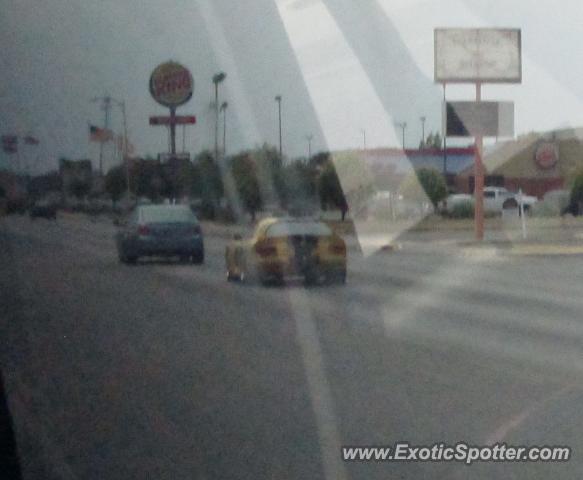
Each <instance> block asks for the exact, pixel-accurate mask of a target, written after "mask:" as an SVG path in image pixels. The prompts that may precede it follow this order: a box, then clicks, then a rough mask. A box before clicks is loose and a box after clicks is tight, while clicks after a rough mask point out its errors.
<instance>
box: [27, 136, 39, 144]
mask: <svg viewBox="0 0 583 480" xmlns="http://www.w3.org/2000/svg"><path fill="white" fill-rule="evenodd" d="M24 143H25V144H26V145H38V144H39V143H40V142H39V140H38V138H36V137H33V136H32V135H27V136H26V137H24Z"/></svg>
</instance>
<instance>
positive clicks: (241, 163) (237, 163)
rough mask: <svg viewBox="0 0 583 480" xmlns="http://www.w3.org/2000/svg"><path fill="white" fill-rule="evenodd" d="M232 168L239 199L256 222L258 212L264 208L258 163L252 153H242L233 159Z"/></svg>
mask: <svg viewBox="0 0 583 480" xmlns="http://www.w3.org/2000/svg"><path fill="white" fill-rule="evenodd" d="M230 168H231V173H232V175H233V179H234V181H235V187H236V188H237V192H238V194H239V198H240V200H241V202H242V203H243V206H244V207H245V209H246V210H247V211H248V212H249V213H250V214H251V219H252V220H253V221H255V218H256V214H257V211H258V210H259V209H260V208H261V207H262V206H263V200H262V197H261V191H260V188H259V178H258V176H259V175H258V169H257V162H256V160H255V159H254V158H253V156H252V154H251V153H250V152H242V153H239V154H237V155H235V156H234V157H233V158H232V159H231V162H230Z"/></svg>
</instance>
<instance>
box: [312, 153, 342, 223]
mask: <svg viewBox="0 0 583 480" xmlns="http://www.w3.org/2000/svg"><path fill="white" fill-rule="evenodd" d="M318 193H319V195H320V204H321V205H322V208H324V209H326V208H327V207H328V206H333V207H335V208H339V209H340V213H341V215H342V221H344V219H345V217H346V212H347V211H348V202H347V201H346V197H345V196H344V192H343V190H342V185H341V184H340V179H339V178H338V174H337V173H336V168H335V167H334V164H333V162H331V161H329V162H327V163H326V164H325V165H324V166H323V167H322V172H321V174H320V177H319V178H318Z"/></svg>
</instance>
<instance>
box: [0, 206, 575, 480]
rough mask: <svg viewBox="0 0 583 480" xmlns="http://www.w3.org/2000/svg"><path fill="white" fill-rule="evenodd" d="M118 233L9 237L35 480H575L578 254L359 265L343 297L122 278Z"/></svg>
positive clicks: (10, 380) (189, 272) (167, 268)
mask: <svg viewBox="0 0 583 480" xmlns="http://www.w3.org/2000/svg"><path fill="white" fill-rule="evenodd" d="M112 236H113V227H112V226H110V225H107V224H104V223H91V222H88V221H86V220H83V219H80V218H74V217H68V218H64V219H60V220H59V221H58V222H50V221H45V220H37V221H34V222H31V221H30V220H29V219H28V218H26V217H11V218H7V219H3V220H1V223H0V258H1V259H2V261H1V265H2V269H1V271H0V312H1V315H0V322H1V323H0V335H1V337H0V338H2V343H1V351H0V355H1V356H0V359H1V362H2V368H3V370H4V376H5V382H6V389H7V391H8V397H9V398H8V400H9V405H10V408H11V410H12V414H13V416H14V423H15V429H16V432H17V440H18V443H19V450H20V456H21V462H22V467H23V470H24V477H25V478H26V479H41V478H42V479H47V478H48V479H99V480H103V479H123V480H127V479H145V478H152V479H201V480H209V479H261V478H265V479H306V480H307V479H310V480H311V479H326V480H343V479H366V480H371V479H409V478H410V479H419V478H443V479H446V478H447V479H473V478H479V479H482V478H484V479H486V478H502V477H504V478H529V479H531V478H541V479H542V478H578V477H579V476H580V472H581V469H582V468H583V460H582V453H581V452H583V434H582V433H581V428H580V426H581V423H582V422H581V421H582V420H583V414H582V413H581V412H580V410H581V409H580V405H581V400H583V388H582V386H583V315H581V312H582V311H583V288H582V286H581V277H582V273H581V272H582V269H583V257H579V256H565V257H553V258H546V257H536V258H530V257H505V256H503V255H498V254H496V252H493V251H489V250H478V251H477V250H472V249H466V250H455V249H453V248H451V247H449V248H446V247H439V248H431V247H430V246H429V247H428V246H427V245H426V246H425V247H423V248H415V247H407V246H406V247H405V248H403V249H402V250H400V251H397V252H392V253H379V254H377V255H372V256H368V257H366V258H365V257H363V256H362V255H359V254H356V253H353V254H352V255H351V257H350V262H349V280H348V284H347V285H346V286H332V287H315V288H310V289H306V288H304V287H303V286H301V285H299V284H293V285H288V286H286V287H283V288H264V287H260V286H252V285H238V284H229V283H227V282H226V279H225V272H224V263H223V262H224V260H223V254H224V246H225V240H224V239H221V238H210V237H207V238H206V253H207V260H206V262H205V264H204V265H202V266H194V265H183V264H175V263H171V262H157V261H147V262H143V263H140V264H139V265H137V266H125V265H120V264H119V263H118V261H117V257H116V254H115V248H114V244H113V241H112ZM397 441H408V442H410V443H411V444H429V445H431V444H433V443H436V442H446V443H451V444H455V443H457V442H460V441H464V442H468V443H472V444H479V445H485V444H491V443H494V442H502V441H504V442H508V443H512V444H527V445H551V444H560V445H570V446H571V447H572V448H573V452H574V458H573V460H571V461H570V462H568V463H562V464H545V465H543V464H540V463H537V464H524V463H521V464H485V463H483V464H474V465H472V466H470V467H467V466H463V465H459V464H452V463H439V464H438V463H414V462H409V463H405V462H404V463H389V462H377V463H351V464H347V463H343V462H342V461H341V457H340V447H341V446H342V445H390V444H392V443H394V442H397Z"/></svg>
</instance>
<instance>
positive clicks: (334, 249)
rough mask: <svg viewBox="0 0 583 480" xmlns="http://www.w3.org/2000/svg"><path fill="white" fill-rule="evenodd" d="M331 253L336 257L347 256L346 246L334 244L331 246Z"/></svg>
mask: <svg viewBox="0 0 583 480" xmlns="http://www.w3.org/2000/svg"><path fill="white" fill-rule="evenodd" d="M329 249H330V253H333V254H334V255H346V245H345V244H344V242H343V243H333V244H331V245H330V248H329Z"/></svg>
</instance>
